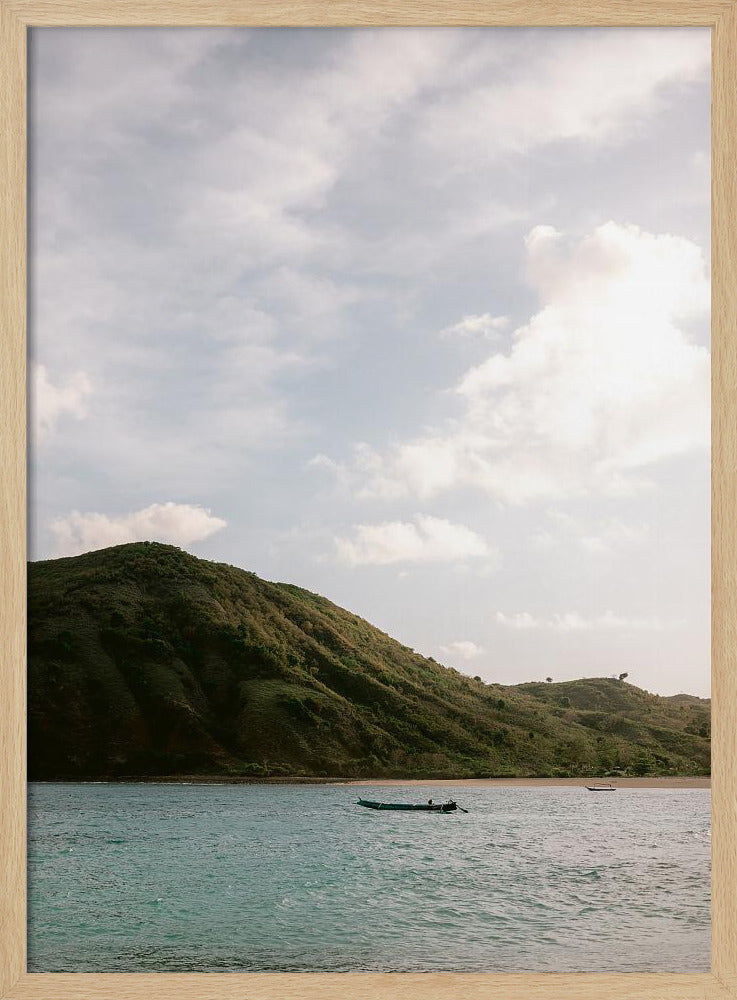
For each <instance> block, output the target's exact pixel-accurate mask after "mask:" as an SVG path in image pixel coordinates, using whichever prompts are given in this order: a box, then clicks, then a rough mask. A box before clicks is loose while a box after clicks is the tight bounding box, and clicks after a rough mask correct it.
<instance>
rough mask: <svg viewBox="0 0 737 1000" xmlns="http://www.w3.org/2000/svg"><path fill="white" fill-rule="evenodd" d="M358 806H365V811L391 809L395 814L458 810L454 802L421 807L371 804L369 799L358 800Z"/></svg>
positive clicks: (381, 803) (380, 803)
mask: <svg viewBox="0 0 737 1000" xmlns="http://www.w3.org/2000/svg"><path fill="white" fill-rule="evenodd" d="M358 805H359V806H365V807H366V809H393V810H394V811H395V812H438V813H446V812H454V810H456V809H457V808H458V806H457V805H456V804H455V802H438V803H437V805H436V804H435V803H433V804H432V805H428V804H427V803H424V804H423V805H411V804H410V803H406V804H405V803H403V802H372V801H370V800H369V799H359V800H358Z"/></svg>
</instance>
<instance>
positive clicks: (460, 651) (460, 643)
mask: <svg viewBox="0 0 737 1000" xmlns="http://www.w3.org/2000/svg"><path fill="white" fill-rule="evenodd" d="M440 651H441V652H442V653H445V654H446V655H448V656H451V657H459V658H460V659H461V660H465V661H468V660H473V659H475V658H476V657H477V656H480V655H481V654H482V653H483V651H484V649H483V646H478V645H476V643H475V642H471V640H470V639H458V640H456V641H455V642H449V643H448V645H447V646H441V647H440Z"/></svg>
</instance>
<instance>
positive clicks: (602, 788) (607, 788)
mask: <svg viewBox="0 0 737 1000" xmlns="http://www.w3.org/2000/svg"><path fill="white" fill-rule="evenodd" d="M586 787H587V788H588V790H589V791H590V792H616V790H617V786H616V785H587V786H586Z"/></svg>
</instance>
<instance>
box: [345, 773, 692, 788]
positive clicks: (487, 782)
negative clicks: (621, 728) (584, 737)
mask: <svg viewBox="0 0 737 1000" xmlns="http://www.w3.org/2000/svg"><path fill="white" fill-rule="evenodd" d="M610 783H611V784H612V785H614V786H615V787H616V788H711V778H708V777H680V776H677V777H660V778H658V777H653V778H649V777H644V778H456V779H453V778H421V779H416V778H415V779H402V778H365V779H364V778H362V779H360V780H355V781H345V782H344V784H346V785H381V786H393V785H405V786H406V785H417V786H418V787H420V788H447V787H451V786H452V787H454V788H494V787H497V788H545V787H546V786H550V787H564V786H568V785H570V786H573V787H575V786H579V787H583V786H585V785H597V784H610Z"/></svg>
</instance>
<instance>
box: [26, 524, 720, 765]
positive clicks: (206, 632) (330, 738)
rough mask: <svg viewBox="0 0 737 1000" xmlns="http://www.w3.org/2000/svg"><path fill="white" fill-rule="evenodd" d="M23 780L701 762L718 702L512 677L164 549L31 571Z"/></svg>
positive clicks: (90, 557)
mask: <svg viewBox="0 0 737 1000" xmlns="http://www.w3.org/2000/svg"><path fill="white" fill-rule="evenodd" d="M28 588H29V597H28V611H29V636H28V641H29V646H28V649H29V651H28V702H29V705H28V721H29V773H30V776H31V778H36V779H42V778H59V777H99V776H134V775H140V776H143V775H156V774H159V775H163V774H167V775H175V774H196V773H218V774H231V775H254V776H261V775H278V774H292V775H345V776H348V775H353V776H376V777H378V776H403V777H411V776H421V775H422V776H428V777H440V776H453V777H470V776H487V775H523V776H525V775H541V776H544V775H550V776H557V775H586V774H591V775H593V774H597V775H604V774H609V773H612V772H616V771H619V772H626V773H629V774H648V773H652V774H707V773H708V772H709V702H708V701H704V700H701V699H698V698H692V697H688V696H677V697H676V698H662V697H658V696H656V695H652V694H648V693H647V692H645V691H642V690H640V689H639V688H636V687H633V686H632V685H630V684H626V683H624V682H621V681H617V680H612V679H608V678H597V679H591V680H581V681H572V682H568V683H563V684H549V683H544V682H543V683H540V684H522V685H518V686H516V687H504V686H501V685H496V684H485V683H483V682H481V681H478V680H473V679H471V678H469V677H466V676H464V675H462V674H459V673H458V672H457V671H455V670H452V669H448V668H446V667H443V666H441V665H440V664H438V663H436V662H435V661H434V660H432V659H426V658H424V657H422V656H419V655H418V654H416V653H414V652H413V651H412V650H411V649H408V648H407V647H406V646H403V645H401V644H400V643H398V642H396V641H395V640H393V639H391V638H390V637H389V636H388V635H386V634H384V633H383V632H380V631H379V630H378V629H376V628H374V627H373V626H371V625H369V624H368V622H366V621H363V620H362V619H361V618H358V617H357V616H356V615H353V614H351V613H350V612H349V611H345V610H343V609H342V608H339V607H337V606H336V605H334V604H332V603H331V602H330V601H327V600H326V599H325V598H322V597H319V596H318V595H316V594H312V593H309V592H308V591H305V590H302V589H300V588H299V587H294V586H290V585H288V584H275V583H267V582H266V581H264V580H261V579H259V578H258V577H257V576H255V575H254V574H252V573H247V572H245V571H243V570H240V569H236V568H234V567H232V566H226V565H223V564H216V563H211V562H207V561H205V560H202V559H196V558H195V557H193V556H190V555H188V554H187V553H185V552H182V551H181V550H179V549H176V548H174V547H172V546H167V545H159V544H154V543H139V544H132V545H121V546H116V547H115V548H110V549H105V550H102V551H98V552H91V553H87V554H85V555H82V556H76V557H74V558H71V559H57V560H50V561H46V562H39V563H33V564H31V565H30V566H29V570H28Z"/></svg>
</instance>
